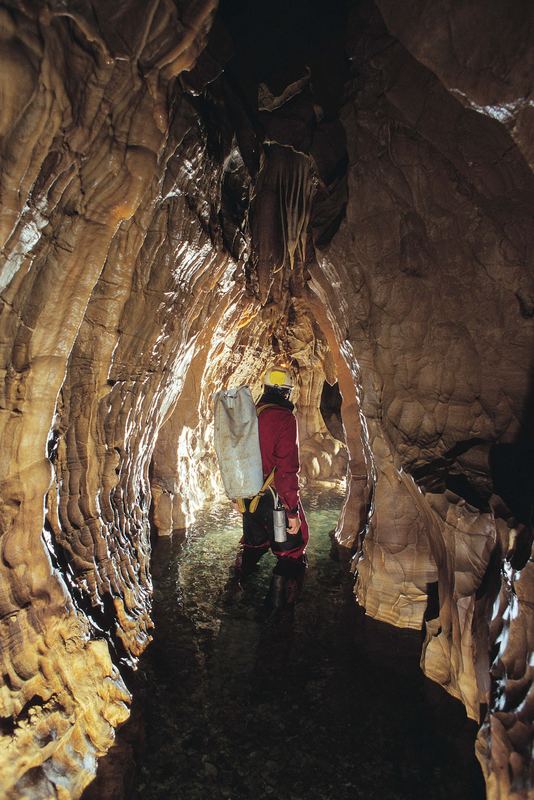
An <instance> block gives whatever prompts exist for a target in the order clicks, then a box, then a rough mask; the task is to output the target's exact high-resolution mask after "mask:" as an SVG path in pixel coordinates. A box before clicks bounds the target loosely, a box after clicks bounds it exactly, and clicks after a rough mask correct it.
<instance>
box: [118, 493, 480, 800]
mask: <svg viewBox="0 0 534 800" xmlns="http://www.w3.org/2000/svg"><path fill="white" fill-rule="evenodd" d="M341 503H342V496H341V494H339V493H336V492H330V493H325V494H321V495H320V496H316V497H310V496H308V497H305V504H306V508H307V512H308V517H309V521H310V528H311V541H310V546H309V550H308V555H309V569H308V573H307V578H306V584H305V587H304V590H303V593H302V597H301V601H300V602H299V604H298V605H297V608H296V611H295V614H294V617H293V619H286V620H284V621H282V622H281V623H278V624H266V623H262V622H259V621H257V619H256V615H257V611H258V609H259V608H260V607H261V604H262V599H263V596H264V595H265V593H266V591H267V588H268V585H269V580H270V573H271V569H272V566H273V564H274V558H273V557H272V556H271V555H270V554H269V555H267V556H266V557H265V558H264V559H263V561H262V562H261V564H260V567H259V570H258V572H257V574H255V575H254V576H253V578H252V579H251V580H250V582H249V583H248V585H247V587H246V589H245V591H244V593H243V595H242V596H241V597H240V598H239V599H238V601H237V602H236V603H235V604H234V605H232V606H230V607H227V606H226V605H225V604H224V603H223V599H222V596H221V595H222V590H223V587H224V585H225V582H226V580H227V577H228V573H229V568H230V566H231V564H232V561H233V557H234V553H235V550H236V547H237V543H238V540H239V536H240V533H239V520H238V519H237V517H236V516H235V515H234V514H233V513H232V511H231V510H230V509H229V508H227V507H224V508H218V509H214V510H212V511H211V512H209V513H208V512H206V513H204V514H203V515H202V516H201V518H199V520H198V522H197V523H196V524H195V525H194V527H193V528H192V530H191V531H190V532H189V535H188V538H187V541H186V542H185V543H184V542H181V543H180V541H179V540H178V539H177V538H176V537H175V538H174V540H168V541H161V542H160V543H158V546H157V547H156V549H155V553H154V558H153V570H154V583H155V608H154V611H155V623H156V628H155V640H154V642H153V644H152V645H151V646H150V647H149V649H148V651H147V653H146V655H145V657H144V659H143V662H142V664H141V670H140V672H139V675H138V678H137V683H138V688H137V689H136V692H137V700H136V702H137V709H136V712H135V714H136V715H137V717H138V718H139V716H142V725H141V727H142V729H144V734H143V738H144V742H143V745H142V746H136V749H138V750H139V752H138V753H137V755H136V758H137V761H138V763H139V764H140V766H139V767H138V770H137V774H136V775H135V777H134V776H133V775H132V780H133V782H134V784H135V786H132V787H131V791H130V792H128V795H129V796H131V797H138V798H141V797H142V798H143V800H150V799H151V798H154V799H155V798H158V800H160V799H161V800H163V798H177V799H178V798H180V800H206V799H208V800H209V799H211V798H229V799H230V798H231V799H232V800H249V798H251V799H252V798H254V800H260V798H273V800H274V799H275V798H277V799H278V800H349V799H350V800H355V798H365V800H373V799H374V798H376V800H418V798H421V800H423V799H424V800H445V799H446V800H478V798H483V797H484V789H483V781H482V776H481V773H480V770H479V767H478V765H477V763H476V761H475V758H474V755H473V741H474V736H475V732H476V731H475V726H474V724H472V723H470V722H469V721H467V720H466V717H465V713H464V711H463V709H462V707H461V706H460V704H459V703H457V702H455V701H454V700H452V699H451V698H450V697H449V696H448V695H446V694H445V692H444V691H443V690H442V689H440V688H439V687H438V686H436V685H434V684H431V683H430V682H429V681H427V680H426V679H425V678H424V677H423V675H422V674H421V672H420V670H419V667H418V658H419V651H420V635H419V634H418V633H416V632H413V631H402V630H397V629H394V628H391V627H389V626H386V625H383V624H380V623H376V622H374V621H372V620H370V619H368V618H365V616H364V615H363V613H362V611H361V609H358V608H357V607H356V606H355V604H354V599H353V595H352V592H351V587H352V578H351V576H350V575H349V574H348V571H347V567H346V565H342V564H339V563H336V562H335V561H333V560H332V559H331V558H330V556H329V551H330V539H329V536H328V533H329V531H330V530H331V529H332V528H333V527H334V526H335V523H336V521H337V517H338V513H339V510H340V507H341Z"/></svg>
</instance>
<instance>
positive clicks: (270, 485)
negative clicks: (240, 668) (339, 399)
mask: <svg viewBox="0 0 534 800" xmlns="http://www.w3.org/2000/svg"><path fill="white" fill-rule="evenodd" d="M292 388H293V381H292V378H291V375H290V373H289V372H288V370H287V369H286V368H285V367H281V366H274V367H271V368H270V369H268V370H267V371H266V372H265V374H264V378H263V394H262V396H261V397H260V399H259V400H258V402H257V404H256V409H257V413H258V432H259V440H260V451H261V459H262V467H263V477H264V481H265V482H264V484H263V487H262V490H261V492H260V493H259V495H257V496H256V497H255V498H246V499H244V500H239V501H235V502H234V508H236V509H237V510H239V511H240V512H241V513H242V515H243V536H242V539H241V542H240V549H239V552H238V555H237V558H236V561H235V564H234V568H233V576H232V579H231V581H233V583H234V585H235V586H240V585H241V583H242V581H243V580H244V579H245V578H246V577H247V576H248V575H250V573H251V572H252V571H253V570H254V568H255V567H256V565H257V563H258V561H259V560H260V558H261V557H262V556H263V555H264V554H265V553H266V552H267V551H268V550H271V551H272V552H273V554H274V555H275V556H276V565H275V567H274V569H273V574H272V578H271V585H270V587H269V592H268V595H267V597H266V600H265V608H266V611H267V612H268V613H270V612H275V611H280V610H282V609H283V608H287V607H291V606H293V605H294V603H295V601H296V599H297V597H298V594H299V592H300V588H301V586H302V582H303V578H304V573H305V570H306V564H307V561H306V554H305V553H306V545H307V543H308V538H309V531H308V523H307V521H306V517H305V514H304V510H303V508H302V504H301V502H300V495H299V478H298V475H299V467H300V464H299V445H298V430H297V420H296V418H295V416H294V414H293V411H294V405H293V403H292V402H291V401H290V399H289V398H290V395H291V390H292ZM276 506H278V507H282V508H283V509H284V512H285V521H286V533H287V535H286V536H285V537H284V536H283V535H282V536H281V535H280V532H278V533H277V535H275V526H274V518H273V510H274V509H275V507H276ZM283 517H284V513H283V512H282V519H283ZM283 538H285V541H280V539H283Z"/></svg>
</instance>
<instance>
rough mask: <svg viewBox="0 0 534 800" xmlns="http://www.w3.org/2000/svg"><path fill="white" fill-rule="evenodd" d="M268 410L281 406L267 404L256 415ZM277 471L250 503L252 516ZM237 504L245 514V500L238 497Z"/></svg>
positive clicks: (268, 478)
mask: <svg viewBox="0 0 534 800" xmlns="http://www.w3.org/2000/svg"><path fill="white" fill-rule="evenodd" d="M266 408H280V406H279V405H278V404H277V403H265V405H263V406H260V407H259V408H257V409H256V413H257V415H258V417H259V415H260V414H261V412H262V411H265V409H266ZM275 469H276V467H273V470H272V472H271V474H270V475H267V477H266V478H265V481H264V483H263V486H262V487H261V489H260V491H259V492H258V494H257V495H256V496H255V497H253V498H252V500H251V501H250V505H249V507H248V510H249V512H250V513H251V514H254V512H255V511H256V509H257V508H258V505H259V502H260V499H261V498H262V497H263V495H264V494H265V492H266V491H267V489H268V488H269V486H271V484H272V483H273V481H274V471H275ZM236 503H237V507H238V509H239V511H240V512H241V513H242V514H244V513H245V511H246V507H245V501H244V500H243V498H242V497H238V498H237V500H236Z"/></svg>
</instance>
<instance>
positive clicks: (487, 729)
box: [314, 3, 534, 797]
mask: <svg viewBox="0 0 534 800" xmlns="http://www.w3.org/2000/svg"><path fill="white" fill-rule="evenodd" d="M378 5H379V7H380V8H382V6H384V9H385V10H384V18H385V21H386V23H387V24H388V27H389V25H390V23H391V30H388V28H386V26H385V25H384V21H383V20H382V19H381V17H380V14H379V13H377V10H376V9H375V8H373V7H371V5H370V4H369V5H367V4H363V5H362V6H360V7H359V9H357V10H354V12H353V14H352V15H350V22H351V28H350V32H349V45H348V53H349V57H350V58H351V63H352V73H351V74H352V86H351V89H350V90H349V100H348V102H347V103H346V104H345V105H344V107H343V109H342V111H341V120H342V122H343V125H344V127H345V130H346V134H347V149H348V156H349V164H350V166H349V169H348V182H349V201H348V206H347V213H346V218H345V220H344V221H343V222H342V224H341V226H340V229H339V232H338V233H337V234H336V236H335V237H334V239H333V241H332V242H331V244H330V245H329V246H328V247H326V248H322V249H321V248H318V262H319V265H320V267H321V268H322V273H323V274H321V270H316V271H315V272H314V279H315V280H316V284H317V291H318V292H319V293H321V295H322V296H323V297H324V298H325V302H326V303H327V304H328V306H329V308H330V309H331V313H332V314H335V309H336V308H340V307H341V308H342V309H343V311H344V313H343V314H342V315H341V316H342V318H343V320H344V321H345V336H346V338H347V340H348V341H349V342H350V344H351V348H352V351H353V352H354V353H355V354H356V358H357V361H358V365H359V369H360V374H361V380H362V385H363V388H362V411H363V414H364V416H365V418H366V421H367V425H368V429H369V438H370V445H371V449H372V453H373V458H374V464H375V468H376V471H377V483H376V487H375V493H374V504H375V511H374V514H373V516H372V519H371V521H370V525H369V530H368V533H367V536H366V538H365V540H364V544H363V552H362V557H361V560H360V562H359V564H358V578H357V585H356V593H357V597H358V599H359V600H360V602H362V603H363V605H364V606H365V607H366V609H367V610H368V612H370V613H371V614H373V615H374V616H377V617H378V618H380V619H383V620H385V621H388V622H393V623H395V624H401V625H409V626H412V625H413V626H414V627H419V626H420V624H421V619H422V616H423V614H424V613H426V616H427V620H426V639H425V644H424V647H423V654H422V667H423V669H424V670H425V672H426V674H427V675H429V676H430V677H432V678H433V679H434V680H437V681H438V682H439V683H441V684H442V685H443V686H444V687H445V688H447V690H448V691H449V692H451V693H452V694H453V695H454V696H456V697H459V698H460V699H461V700H462V701H463V703H464V704H465V706H466V709H467V711H468V713H469V714H470V715H471V716H472V717H473V718H475V719H479V718H480V713H481V709H482V714H484V708H485V705H484V704H486V703H488V702H489V703H490V712H489V714H488V715H487V716H486V718H485V721H484V724H483V727H482V731H481V734H480V739H479V754H480V755H481V763H482V766H483V769H484V772H485V774H486V778H487V781H488V788H489V793H490V796H506V797H508V796H514V797H516V796H517V797H524V796H525V797H526V796H527V795H526V792H527V789H528V786H529V785H531V783H530V784H529V781H530V780H531V776H530V770H531V756H530V751H529V748H528V746H527V745H526V742H527V741H528V740H529V737H530V736H531V734H532V721H531V719H529V717H530V712H529V711H528V710H527V709H528V708H529V707H530V705H531V700H530V699H529V698H530V697H531V694H530V693H531V681H532V676H531V668H530V667H529V663H530V661H529V660H530V653H531V649H530V646H529V643H528V637H526V638H525V633H524V632H525V630H526V626H528V621H527V620H528V616H529V612H528V611H527V610H526V609H527V606H526V605H523V606H521V602H520V601H519V598H520V597H525V595H524V594H523V592H524V591H525V588H524V587H526V585H527V584H528V581H529V579H528V577H527V575H528V574H529V569H530V563H529V562H527V559H528V556H529V554H530V546H531V542H532V531H531V522H532V507H531V504H530V509H529V510H527V511H526V510H525V508H524V506H523V503H522V502H520V501H519V499H518V496H517V495H518V494H519V492H518V493H516V496H515V497H513V496H512V494H510V492H509V491H508V489H507V486H506V485H505V482H503V481H502V476H501V478H500V477H499V475H498V470H496V469H495V463H496V461H497V459H498V457H499V452H500V448H503V449H504V450H506V448H509V452H510V459H509V461H508V469H509V470H510V474H511V475H513V476H514V479H515V480H517V482H518V483H520V484H521V486H522V488H521V490H520V491H521V492H522V493H523V496H526V495H529V494H530V491H531V489H530V486H531V483H532V427H531V418H530V415H531V408H532V406H531V400H532V352H533V347H532V346H533V335H534V329H533V323H532V313H531V309H532V301H533V298H534V293H533V283H532V277H533V270H532V267H533V264H532V255H533V252H532V244H533V236H532V225H531V210H532V207H533V204H532V201H533V190H534V184H533V180H532V172H531V170H530V168H529V165H528V163H527V161H526V160H525V156H528V141H527V139H528V137H526V138H525V136H524V134H525V128H524V124H523V123H524V118H525V116H527V117H528V115H529V114H530V113H531V110H530V109H531V105H532V102H531V100H530V98H531V96H532V95H531V89H530V86H531V84H530V83H528V84H527V85H525V77H526V74H527V70H526V69H524V68H523V67H524V62H523V61H522V59H524V58H527V60H528V59H529V58H530V57H531V54H532V47H530V50H528V41H529V40H528V36H529V34H528V30H529V29H528V26H527V27H526V28H525V27H521V26H522V23H520V22H519V20H523V22H524V17H523V16H522V14H521V13H520V12H519V11H518V13H517V15H515V14H514V15H512V19H513V22H511V21H510V19H507V23H506V25H505V26H503V30H504V31H509V29H510V26H511V25H512V26H513V27H514V36H513V37H512V38H511V39H510V37H509V38H508V39H506V38H505V37H503V43H502V47H501V46H499V43H500V41H501V40H500V38H499V41H498V42H497V41H496V36H497V30H498V27H497V25H498V20H499V19H502V18H503V16H505V15H507V14H508V7H506V9H505V6H504V4H501V5H500V6H498V8H497V4H494V5H495V6H496V11H495V15H494V17H492V19H491V22H490V23H488V19H487V18H485V22H484V23H482V20H481V15H483V14H485V12H483V11H482V9H481V8H478V9H477V8H476V7H475V4H473V3H471V4H466V6H469V7H470V8H471V15H472V17H471V16H470V15H469V13H468V12H467V10H465V14H464V15H463V16H462V13H463V12H460V11H459V10H458V11H457V12H455V13H454V14H453V19H452V20H451V18H450V15H449V11H450V9H449V8H448V6H447V7H445V4H432V8H430V4H424V3H419V4H417V3H414V4H410V5H409V8H408V9H405V7H404V5H403V6H402V7H400V6H398V5H396V6H395V7H394V4H391V3H379V4H378ZM518 5H520V4H518ZM435 6H438V7H440V10H439V11H438V10H437V9H436V8H435ZM422 10H424V12H425V13H423V11H422ZM523 10H524V12H525V13H528V14H529V16H530V17H531V12H527V11H526V5H524V6H523ZM429 19H431V21H432V24H431V23H430V22H429ZM477 21H478V22H479V23H480V29H481V30H482V31H486V32H487V30H488V24H489V25H490V27H491V30H492V37H491V44H492V48H491V50H490V49H489V46H488V39H487V38H485V37H484V36H478V35H477V36H476V37H475V35H474V31H475V30H478V29H477V27H476V25H477ZM397 32H398V35H399V40H397V39H396V38H395V36H394V35H392V34H396V33H397ZM449 37H450V38H449ZM434 41H435V42H436V47H434ZM518 41H521V47H517V48H516V47H515V44H514V46H511V42H514V43H516V42H518ZM407 48H408V49H407ZM451 50H453V51H454V58H452V57H451ZM446 53H447V55H445V54H446ZM529 54H530V55H529ZM414 56H415V57H416V58H417V59H418V60H415V58H414ZM484 59H486V60H484ZM453 62H454V72H451V65H452V63H453ZM518 63H521V64H523V67H521V69H520V67H519V66H517V64H518ZM495 64H498V65H499V69H500V76H501V78H502V79H503V80H504V78H505V83H506V84H507V89H506V93H505V94H499V93H498V92H497V90H495V91H494V90H493V88H492V87H491V86H489V85H486V84H485V82H484V79H483V78H482V77H481V74H485V72H484V71H483V66H482V65H484V68H487V69H488V70H489V71H491V73H492V75H494V73H495V69H494V66H495ZM427 65H428V66H430V67H432V69H433V70H434V71H430V70H429V69H428V68H427ZM463 65H465V70H463V69H462V67H463ZM516 67H517V70H519V72H520V73H521V78H522V81H520V82H519V85H517V86H515V87H514V86H513V79H514V78H515V76H516ZM490 68H491V69H490ZM479 70H481V72H479ZM473 73H476V74H477V76H478V77H477V81H476V85H477V91H475V90H474V89H473V94H472V95H470V94H469V93H470V91H471V88H470V87H471V84H472V81H473ZM501 83H502V81H501ZM455 87H456V88H458V89H461V92H462V94H461V96H459V92H458V91H456V90H455ZM511 94H512V95H513V96H514V97H515V98H516V100H517V98H520V99H521V102H519V100H517V109H516V111H517V115H516V114H515V112H514V116H513V118H512V116H503V115H501V117H500V118H499V117H498V116H497V115H496V114H495V113H490V112H491V109H490V110H488V109H487V108H486V109H482V108H479V106H480V105H482V104H484V105H488V104H490V103H491V104H492V105H495V103H497V102H501V103H504V102H508V100H509V98H510V96H511ZM470 96H471V98H472V99H471V101H469V97H470ZM466 98H467V100H466ZM521 137H523V138H521ZM325 276H326V280H325ZM336 288H337V291H336ZM338 316H339V315H338ZM525 453H526V454H528V453H530V455H523V454H525ZM512 454H515V455H512ZM524 458H525V459H528V461H529V464H530V466H529V467H528V468H525V467H524V466H522V464H524V461H523V459H524ZM525 472H528V475H529V477H523V475H524V474H525ZM503 497H504V498H505V502H503ZM529 528H530V530H528V529H529ZM501 563H502V564H503V566H502V567H501ZM511 564H515V565H516V570H517V571H514V568H513V567H512V566H511ZM510 575H513V576H514V577H513V578H510V577H506V576H510ZM501 576H502V577H503V581H502V584H501V590H500V591H501V595H500V600H499V601H498V603H497V607H494V608H493V610H492V606H493V603H494V601H495V598H496V595H497V592H498V591H499V583H500V577H501ZM435 582H436V583H435ZM426 584H431V585H434V586H435V589H434V588H432V586H431V587H429V588H431V592H434V591H435V592H436V594H437V605H438V607H439V610H437V609H436V608H434V609H431V608H430V607H428V608H427V591H426V590H427V585H426ZM520 587H521V588H520ZM527 591H528V590H527ZM518 603H519V605H518ZM499 604H500V605H499ZM512 607H513V608H514V609H515V610H514V611H513V612H512V611H511V608H512ZM499 608H500V611H499V610H498V609H499ZM504 608H507V609H508V610H507V611H506V612H505V614H504V619H505V620H508V619H510V622H509V623H508V622H506V621H505V622H504V623H503V621H502V617H501V613H502V611H503V609H504ZM520 608H521V609H522V610H521V611H520ZM425 610H426V611H425ZM522 614H523V615H524V619H523V621H519V617H520V616H521V615H522ZM492 618H493V622H492V623H491V629H490V627H489V624H488V623H489V621H490V619H492ZM512 619H513V622H512ZM498 620H501V622H499V621H498ZM502 624H504V628H505V631H504V632H503V629H502V628H501V627H500V626H501V625H502ZM508 624H510V625H512V626H515V625H517V631H516V632H515V634H510V641H509V644H506V640H507V637H508V635H509V634H508V633H507V626H508ZM497 631H498V633H497ZM519 641H521V642H522V644H521V645H519ZM492 650H493V652H494V653H495V652H497V656H496V658H495V660H494V662H493V665H492V666H491V672H490V661H489V658H490V652H491V651H492ZM512 653H513V655H512ZM512 662H513V666H512ZM513 686H515V687H517V688H518V696H517V702H515V701H513V700H512V699H511V698H512V693H513V689H512V687H513ZM519 687H521V688H520V689H519ZM497 698H498V699H497ZM516 743H518V744H517V745H516ZM516 748H517V749H516ZM514 751H515V753H514ZM529 776H530V777H529Z"/></svg>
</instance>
